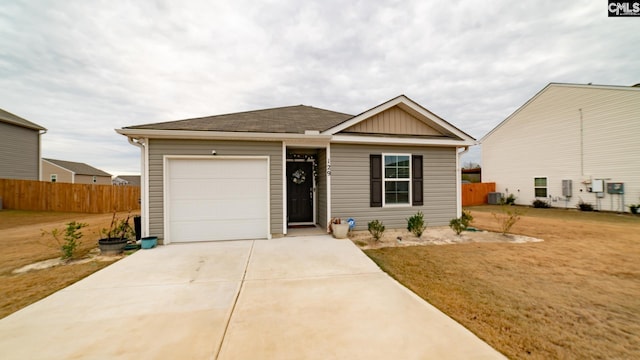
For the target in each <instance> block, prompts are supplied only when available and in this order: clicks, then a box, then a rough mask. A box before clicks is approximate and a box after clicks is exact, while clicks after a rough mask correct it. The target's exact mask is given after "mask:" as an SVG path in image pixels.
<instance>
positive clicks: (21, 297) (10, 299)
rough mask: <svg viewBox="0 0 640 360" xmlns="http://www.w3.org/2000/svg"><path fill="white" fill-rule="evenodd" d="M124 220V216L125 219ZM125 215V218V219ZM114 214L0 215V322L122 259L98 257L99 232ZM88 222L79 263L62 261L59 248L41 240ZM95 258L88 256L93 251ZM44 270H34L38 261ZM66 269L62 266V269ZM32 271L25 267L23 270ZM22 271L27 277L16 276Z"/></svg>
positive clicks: (35, 213) (0, 212)
mask: <svg viewBox="0 0 640 360" xmlns="http://www.w3.org/2000/svg"><path fill="white" fill-rule="evenodd" d="M121 215H122V214H121ZM124 215H125V216H126V214H124ZM111 216H112V214H82V213H57V212H44V211H17V210H2V211H0V246H1V248H2V251H0V294H6V295H5V296H0V318H2V317H5V316H7V315H9V314H11V313H13V312H15V311H17V310H19V309H21V308H23V307H25V306H27V305H29V304H32V303H34V302H36V301H38V300H40V299H42V298H44V297H46V296H48V295H50V294H52V293H54V292H56V291H58V290H60V289H62V288H64V287H66V286H68V285H71V284H73V283H74V282H76V281H78V280H80V279H82V278H84V277H86V276H88V275H90V274H92V273H93V272H95V271H97V270H99V269H101V268H103V267H105V266H107V265H109V264H111V263H113V262H114V261H116V260H117V259H118V258H117V257H116V258H104V259H101V258H100V257H98V258H96V257H95V249H96V247H97V242H98V239H99V237H100V229H102V228H105V227H108V226H109V223H110V222H111ZM74 220H75V221H78V222H85V223H88V224H89V226H88V227H86V228H83V229H82V233H83V234H84V237H83V238H82V239H81V242H82V244H81V245H80V247H79V249H78V253H79V258H80V259H79V260H74V261H71V262H61V261H59V260H58V258H59V257H60V255H61V254H60V251H59V249H58V245H57V243H56V242H55V241H54V240H53V239H51V238H48V237H42V236H41V233H42V230H48V231H50V230H52V229H54V228H60V229H62V228H64V226H65V224H66V223H68V222H70V221H74ZM92 251H93V252H94V253H93V254H94V255H90V254H91V252H92ZM43 261H46V263H44V264H39V265H40V267H41V268H43V269H40V270H38V269H35V268H36V267H38V265H33V264H37V263H39V262H43ZM63 265H64V266H63ZM25 266H27V267H29V266H31V267H33V268H23V267H25ZM20 268H23V270H28V271H23V272H18V273H14V271H15V270H17V269H20Z"/></svg>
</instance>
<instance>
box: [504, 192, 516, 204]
mask: <svg viewBox="0 0 640 360" xmlns="http://www.w3.org/2000/svg"><path fill="white" fill-rule="evenodd" d="M515 203H516V196H515V195H513V194H509V196H507V197H506V198H503V197H501V198H500V205H515Z"/></svg>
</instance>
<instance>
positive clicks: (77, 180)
mask: <svg viewBox="0 0 640 360" xmlns="http://www.w3.org/2000/svg"><path fill="white" fill-rule="evenodd" d="M42 180H43V181H50V182H60V183H72V184H96V185H111V174H109V173H106V172H104V171H102V170H100V169H96V168H94V167H93V166H90V165H87V164H85V163H80V162H74V161H64V160H56V159H45V158H43V159H42Z"/></svg>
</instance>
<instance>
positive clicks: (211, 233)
mask: <svg viewBox="0 0 640 360" xmlns="http://www.w3.org/2000/svg"><path fill="white" fill-rule="evenodd" d="M249 224H252V223H251V222H250V223H249ZM172 226H173V227H172V230H171V232H172V233H173V232H174V231H175V232H176V236H178V235H177V234H179V239H180V242H195V241H215V240H236V239H238V229H240V228H241V229H243V230H242V232H243V234H244V237H243V239H263V238H264V237H265V235H264V229H262V228H261V227H259V226H252V225H247V222H246V221H245V220H224V221H216V220H209V221H188V222H176V223H174V224H172Z"/></svg>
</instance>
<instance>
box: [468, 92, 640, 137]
mask: <svg viewBox="0 0 640 360" xmlns="http://www.w3.org/2000/svg"><path fill="white" fill-rule="evenodd" d="M571 89H574V90H575V89H580V90H586V91H589V92H592V91H593V92H602V96H606V92H607V91H611V90H618V91H626V92H628V93H633V94H636V95H637V96H638V98H639V99H640V87H638V86H637V85H633V86H615V85H590V84H587V85H585V84H568V83H549V84H547V86H545V87H544V88H542V90H540V91H538V93H536V94H535V95H534V96H533V97H532V98H531V99H529V100H527V102H525V103H524V104H522V106H520V107H519V108H518V109H516V110H515V111H514V112H513V113H511V115H509V116H508V117H507V118H506V119H504V120H502V121H501V122H500V123H499V124H498V125H496V127H494V128H493V129H491V131H489V132H488V133H487V134H486V135H485V136H483V137H482V139H480V141H479V142H480V143H482V142H484V141H485V140H486V139H488V138H489V137H490V136H491V135H492V134H494V133H495V132H496V131H498V130H499V129H500V128H501V127H503V126H504V125H505V124H506V123H507V122H509V121H510V120H511V119H513V118H515V117H517V115H518V114H520V113H521V112H523V111H524V110H525V109H526V108H527V107H529V106H530V105H531V104H533V103H534V102H536V101H537V100H538V99H539V98H542V97H543V96H545V95H546V93H547V92H549V91H550V90H557V91H559V93H558V94H559V95H560V96H565V97H566V96H567V95H568V94H569V93H570V91H569V90H571ZM603 90H605V91H603ZM634 92H635V93H634ZM556 96H558V95H556Z"/></svg>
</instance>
